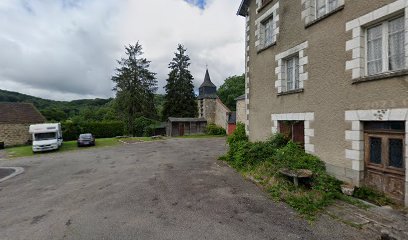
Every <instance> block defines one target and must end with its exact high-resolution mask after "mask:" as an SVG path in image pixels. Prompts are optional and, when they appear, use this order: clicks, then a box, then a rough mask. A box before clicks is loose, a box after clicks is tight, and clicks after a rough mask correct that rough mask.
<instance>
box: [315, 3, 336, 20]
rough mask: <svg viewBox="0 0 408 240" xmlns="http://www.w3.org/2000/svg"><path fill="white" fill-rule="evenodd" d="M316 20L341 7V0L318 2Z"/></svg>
mask: <svg viewBox="0 0 408 240" xmlns="http://www.w3.org/2000/svg"><path fill="white" fill-rule="evenodd" d="M315 6H316V18H320V17H323V16H324V15H326V14H328V13H330V12H332V11H333V10H335V9H336V8H337V7H339V0H316V5H315Z"/></svg>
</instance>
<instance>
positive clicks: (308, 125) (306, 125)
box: [304, 121, 310, 129]
mask: <svg viewBox="0 0 408 240" xmlns="http://www.w3.org/2000/svg"><path fill="white" fill-rule="evenodd" d="M304 124H305V129H306V128H310V121H305V122H304Z"/></svg>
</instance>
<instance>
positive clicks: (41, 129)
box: [29, 123, 62, 152]
mask: <svg viewBox="0 0 408 240" xmlns="http://www.w3.org/2000/svg"><path fill="white" fill-rule="evenodd" d="M29 131H30V134H32V135H33V152H43V151H51V150H56V149H59V148H60V147H61V145H62V131H61V124H60V123H45V124H34V125H30V130H29Z"/></svg>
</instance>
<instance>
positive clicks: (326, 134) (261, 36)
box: [238, 0, 408, 205]
mask: <svg viewBox="0 0 408 240" xmlns="http://www.w3.org/2000/svg"><path fill="white" fill-rule="evenodd" d="M238 14H239V15H241V16H244V17H245V18H246V36H245V39H246V49H245V56H246V58H245V59H246V60H245V64H246V70H245V76H246V90H245V115H246V116H245V125H246V131H247V134H248V135H249V138H250V140H251V141H258V140H265V139H267V138H268V137H269V136H270V135H271V134H274V133H277V132H280V131H282V129H288V128H287V127H284V126H283V124H285V123H288V122H289V123H293V124H292V125H291V126H292V128H291V129H290V130H291V131H293V132H292V134H293V136H295V135H296V138H299V136H302V137H303V139H302V140H303V142H304V148H305V151H307V152H309V153H311V154H315V155H317V156H319V157H320V158H321V159H322V160H323V161H324V162H325V163H326V166H327V170H328V172H329V173H331V174H332V175H334V176H336V177H337V178H339V179H341V180H344V181H347V182H350V183H352V184H355V185H357V186H361V185H367V186H371V187H374V188H376V189H378V190H381V191H383V192H385V193H386V194H388V195H389V196H391V197H392V198H393V199H395V200H396V201H399V202H401V203H404V202H405V204H406V205H408V194H407V193H408V172H407V170H406V169H407V168H406V160H407V156H408V150H407V149H408V148H407V146H406V144H408V138H407V131H408V122H407V120H408V93H407V91H408V77H407V76H408V39H407V38H408V0H358V1H356V0H285V1H283V0H243V1H242V3H241V6H240V8H239V10H238Z"/></svg>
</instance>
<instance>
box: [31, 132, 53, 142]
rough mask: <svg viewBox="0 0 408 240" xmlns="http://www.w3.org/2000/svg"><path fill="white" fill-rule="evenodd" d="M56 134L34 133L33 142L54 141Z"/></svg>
mask: <svg viewBox="0 0 408 240" xmlns="http://www.w3.org/2000/svg"><path fill="white" fill-rule="evenodd" d="M55 136H56V134H55V133H53V132H50V133H36V134H34V140H35V141H42V140H51V139H55V138H56V137H55Z"/></svg>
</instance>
